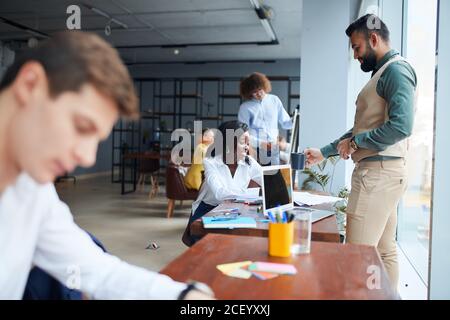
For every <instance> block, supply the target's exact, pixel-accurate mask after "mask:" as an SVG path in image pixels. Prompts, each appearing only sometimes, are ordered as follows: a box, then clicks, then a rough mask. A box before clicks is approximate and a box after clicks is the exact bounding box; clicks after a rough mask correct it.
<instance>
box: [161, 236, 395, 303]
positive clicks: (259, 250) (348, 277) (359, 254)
mask: <svg viewBox="0 0 450 320" xmlns="http://www.w3.org/2000/svg"><path fill="white" fill-rule="evenodd" d="M246 260H251V261H267V262H277V263H290V264H293V265H295V267H296V268H297V274H295V275H291V276H290V275H280V276H278V277H277V278H274V279H270V280H259V279H256V278H255V277H253V276H252V277H251V278H250V279H247V280H245V279H237V278H231V277H228V276H226V275H224V274H222V272H220V271H219V270H218V269H217V268H216V266H217V265H218V264H223V263H232V262H240V261H246ZM372 265H375V266H378V267H379V268H380V269H379V270H380V271H381V272H380V289H372V290H370V289H368V287H367V280H368V278H369V276H371V274H370V273H368V272H367V270H368V267H369V266H372ZM161 273H163V274H166V275H168V276H170V277H171V278H173V279H174V280H178V281H188V280H196V281H201V282H204V283H206V284H208V285H209V286H210V287H211V288H212V289H213V290H214V293H215V295H216V297H217V298H218V299H242V300H250V299H270V300H275V299H283V300H289V299H302V300H304V299H398V296H397V295H396V294H395V293H394V292H393V291H392V289H391V287H390V284H389V280H388V276H387V274H386V271H385V269H384V266H383V263H382V262H381V259H380V256H379V255H378V252H377V251H376V249H375V247H371V246H363V245H352V244H338V243H327V242H313V243H312V246H311V254H309V255H302V256H293V257H289V258H275V257H270V256H269V255H268V253H267V239H265V238H261V237H242V236H232V235H218V234H208V235H207V236H206V237H204V238H203V239H202V240H200V241H199V242H197V243H196V244H195V245H193V246H192V247H191V248H189V249H188V250H186V251H185V252H184V253H183V254H182V255H181V256H179V257H178V258H176V259H175V260H174V261H172V262H171V263H170V264H169V265H168V266H166V267H165V268H164V269H163V270H162V271H161Z"/></svg>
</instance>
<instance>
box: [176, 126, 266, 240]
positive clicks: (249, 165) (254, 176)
mask: <svg viewBox="0 0 450 320" xmlns="http://www.w3.org/2000/svg"><path fill="white" fill-rule="evenodd" d="M217 135H219V136H220V137H222V139H220V138H218V137H216V142H215V143H214V144H213V145H211V146H210V148H211V152H210V154H211V155H210V157H207V158H205V160H204V161H203V166H204V168H205V180H204V182H203V184H202V186H201V188H200V192H199V196H198V198H197V200H196V201H195V202H194V203H193V204H192V213H191V217H190V218H189V223H188V225H187V227H186V231H185V232H184V234H183V242H184V243H185V244H186V245H188V246H191V245H192V244H194V243H195V242H196V241H197V240H198V239H197V238H195V237H193V236H191V234H190V231H189V230H190V225H191V223H192V222H193V221H195V220H197V219H199V218H201V217H202V216H204V215H205V214H206V213H208V212H209V211H211V210H212V209H214V208H215V207H216V206H218V205H219V204H220V203H222V202H223V201H225V200H230V199H235V198H236V197H237V196H238V195H242V194H243V193H245V191H246V189H247V187H248V185H249V183H250V181H251V180H253V181H255V182H256V183H257V184H259V185H261V166H260V165H259V164H258V163H257V162H256V160H255V159H253V158H252V157H251V156H249V155H248V151H249V143H250V136H249V133H248V126H247V125H246V124H245V123H242V122H239V121H228V122H225V123H223V124H222V125H221V126H220V127H219V132H218V133H217ZM217 135H216V136H217ZM220 140H222V141H220Z"/></svg>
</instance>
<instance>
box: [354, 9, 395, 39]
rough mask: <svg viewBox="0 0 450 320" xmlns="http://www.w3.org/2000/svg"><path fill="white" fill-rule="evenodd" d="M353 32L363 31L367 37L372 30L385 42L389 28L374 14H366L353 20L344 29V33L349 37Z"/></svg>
mask: <svg viewBox="0 0 450 320" xmlns="http://www.w3.org/2000/svg"><path fill="white" fill-rule="evenodd" d="M353 32H361V33H364V34H365V35H366V37H367V39H369V36H370V34H371V33H372V32H375V33H376V34H378V35H379V36H380V37H381V38H382V39H383V40H384V41H385V42H389V29H388V28H387V26H386V24H385V23H384V22H383V21H382V20H381V19H380V18H378V17H377V16H376V15H374V14H366V15H364V16H362V17H361V18H358V19H357V20H355V21H353V22H352V23H351V24H350V25H349V26H348V27H347V29H346V30H345V34H346V35H347V36H348V37H351V36H352V34H353Z"/></svg>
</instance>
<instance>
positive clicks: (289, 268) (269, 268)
mask: <svg viewBox="0 0 450 320" xmlns="http://www.w3.org/2000/svg"><path fill="white" fill-rule="evenodd" d="M248 270H250V271H252V272H253V271H263V272H270V273H278V274H296V273H297V269H296V268H295V267H294V266H293V265H292V264H285V263H271V262H254V263H252V264H251V265H249V266H248Z"/></svg>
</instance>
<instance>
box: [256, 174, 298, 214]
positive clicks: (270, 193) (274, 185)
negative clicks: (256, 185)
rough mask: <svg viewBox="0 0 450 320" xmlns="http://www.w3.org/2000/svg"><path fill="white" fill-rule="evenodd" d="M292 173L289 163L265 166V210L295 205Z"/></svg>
mask: <svg viewBox="0 0 450 320" xmlns="http://www.w3.org/2000/svg"><path fill="white" fill-rule="evenodd" d="M291 180H292V174H291V167H290V166H289V165H283V166H273V168H272V167H263V184H264V186H263V206H264V212H265V213H266V212H267V211H268V210H271V209H275V208H280V209H289V208H292V207H293V201H292V182H291Z"/></svg>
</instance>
